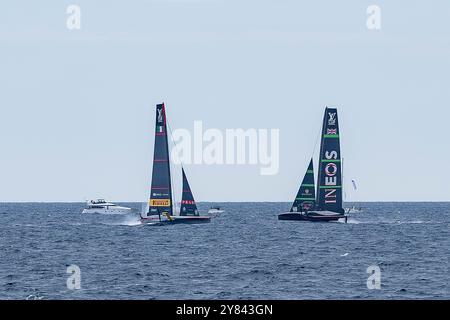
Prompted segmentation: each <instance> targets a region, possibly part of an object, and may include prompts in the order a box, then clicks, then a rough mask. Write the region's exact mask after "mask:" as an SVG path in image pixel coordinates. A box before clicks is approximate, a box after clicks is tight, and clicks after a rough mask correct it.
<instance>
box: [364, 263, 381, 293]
mask: <svg viewBox="0 0 450 320" xmlns="http://www.w3.org/2000/svg"><path fill="white" fill-rule="evenodd" d="M366 272H367V273H368V274H370V276H369V277H368V278H367V289H369V290H373V289H378V290H379V289H381V269H380V267H379V266H377V265H373V266H368V267H367V270H366Z"/></svg>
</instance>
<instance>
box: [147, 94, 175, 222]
mask: <svg viewBox="0 0 450 320" xmlns="http://www.w3.org/2000/svg"><path fill="white" fill-rule="evenodd" d="M161 214H165V215H167V214H168V215H170V216H172V215H173V209H172V186H171V180H170V162H169V145H168V141H167V124H166V109H165V106H164V103H162V104H158V105H156V130H155V149H154V154H153V173H152V187H151V191H150V200H149V210H148V213H147V216H150V215H160V216H161Z"/></svg>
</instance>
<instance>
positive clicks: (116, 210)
mask: <svg viewBox="0 0 450 320" xmlns="http://www.w3.org/2000/svg"><path fill="white" fill-rule="evenodd" d="M81 213H98V214H127V213H131V209H130V208H125V207H110V208H87V209H84V210H83V211H82V212H81Z"/></svg>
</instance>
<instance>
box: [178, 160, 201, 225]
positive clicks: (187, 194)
mask: <svg viewBox="0 0 450 320" xmlns="http://www.w3.org/2000/svg"><path fill="white" fill-rule="evenodd" d="M181 171H182V172H183V191H182V196H181V207H180V216H198V210H197V204H196V203H195V200H194V195H193V194H192V191H191V187H190V186H189V182H188V179H187V177H186V173H185V172H184V168H181Z"/></svg>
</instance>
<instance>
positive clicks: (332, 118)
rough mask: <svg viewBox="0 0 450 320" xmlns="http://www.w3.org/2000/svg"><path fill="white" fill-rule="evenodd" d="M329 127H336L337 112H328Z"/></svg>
mask: <svg viewBox="0 0 450 320" xmlns="http://www.w3.org/2000/svg"><path fill="white" fill-rule="evenodd" d="M328 125H329V126H334V125H336V112H328Z"/></svg>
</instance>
